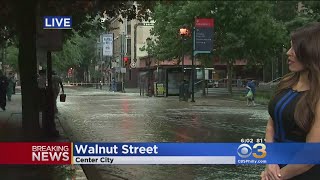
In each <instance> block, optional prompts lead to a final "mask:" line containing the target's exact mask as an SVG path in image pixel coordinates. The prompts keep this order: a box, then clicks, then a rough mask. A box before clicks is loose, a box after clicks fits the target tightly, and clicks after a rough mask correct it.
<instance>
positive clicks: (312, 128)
mask: <svg viewBox="0 0 320 180" xmlns="http://www.w3.org/2000/svg"><path fill="white" fill-rule="evenodd" d="M319 42H320V23H314V24H311V25H308V26H305V27H303V28H300V29H298V30H297V31H295V32H293V33H292V34H291V48H290V49H289V50H288V52H287V56H288V66H289V70H290V71H291V72H290V73H289V74H287V75H285V76H284V77H283V78H282V80H281V81H280V83H279V85H278V86H277V89H276V92H275V95H274V97H273V98H272V99H271V101H270V103H269V108H268V111H269V114H270V118H269V120H268V123H267V128H266V135H265V136H266V142H268V143H273V142H276V143H285V142H291V143H292V142H300V143H305V142H310V143H311V142H312V143H319V142H320V131H319V127H320V93H319V89H320V83H319V82H320V81H319V80H320V79H319V77H320V63H319V62H320V44H319ZM314 153H315V154H316V153H318V152H314ZM280 158H281V157H279V160H280ZM292 159H294V157H292ZM261 177H262V179H263V180H266V179H273V180H280V179H295V180H298V179H299V180H300V179H301V180H302V179H308V180H316V179H319V177H320V165H314V164H294V165H293V164H287V165H286V164H280V165H278V164H270V165H267V166H266V169H265V170H264V171H263V172H262V173H261Z"/></svg>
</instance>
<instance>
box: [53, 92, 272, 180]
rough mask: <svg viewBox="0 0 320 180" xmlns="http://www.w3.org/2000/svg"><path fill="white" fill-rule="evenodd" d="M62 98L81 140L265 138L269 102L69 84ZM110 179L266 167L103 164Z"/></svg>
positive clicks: (243, 173)
mask: <svg viewBox="0 0 320 180" xmlns="http://www.w3.org/2000/svg"><path fill="white" fill-rule="evenodd" d="M66 94H67V102H65V103H59V104H58V107H59V111H60V116H61V117H63V118H61V121H62V124H63V125H65V126H67V127H68V131H69V132H68V133H69V134H70V135H71V139H72V140H73V141H80V142H84V141H86V142H240V140H241V138H253V139H257V138H264V131H265V126H266V123H267V119H268V112H267V109H266V107H265V106H256V107H247V106H246V104H245V103H244V102H240V101H234V100H230V99H224V98H221V97H220V98H219V97H216V98H210V99H205V98H201V99H199V98H196V103H190V102H189V103H186V102H179V101H178V97H168V98H160V97H159V98H157V97H151V98H150V97H140V96H139V94H136V93H124V94H122V93H111V92H106V91H102V90H96V89H94V88H72V89H71V88H68V89H66ZM96 168H97V169H98V172H99V174H101V175H102V176H103V177H104V179H139V180H140V179H146V180H149V179H152V180H162V179H196V180H198V179H199V180H205V179H259V175H260V172H261V171H262V169H263V168H264V166H254V165H250V166H244V165H111V166H110V165H99V166H96Z"/></svg>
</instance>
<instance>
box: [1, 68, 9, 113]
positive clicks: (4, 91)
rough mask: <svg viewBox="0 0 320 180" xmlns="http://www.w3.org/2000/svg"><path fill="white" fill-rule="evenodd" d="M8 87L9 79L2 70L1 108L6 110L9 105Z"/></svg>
mask: <svg viewBox="0 0 320 180" xmlns="http://www.w3.org/2000/svg"><path fill="white" fill-rule="evenodd" d="M7 88H8V79H7V77H6V76H5V75H3V73H2V71H1V70H0V108H1V109H2V110H4V111H5V110H6V105H7V97H6V95H7Z"/></svg>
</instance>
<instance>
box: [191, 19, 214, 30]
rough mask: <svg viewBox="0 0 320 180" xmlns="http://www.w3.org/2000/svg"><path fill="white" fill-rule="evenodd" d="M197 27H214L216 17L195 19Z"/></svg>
mask: <svg viewBox="0 0 320 180" xmlns="http://www.w3.org/2000/svg"><path fill="white" fill-rule="evenodd" d="M195 27H196V28H213V27H214V19H213V18H200V19H195Z"/></svg>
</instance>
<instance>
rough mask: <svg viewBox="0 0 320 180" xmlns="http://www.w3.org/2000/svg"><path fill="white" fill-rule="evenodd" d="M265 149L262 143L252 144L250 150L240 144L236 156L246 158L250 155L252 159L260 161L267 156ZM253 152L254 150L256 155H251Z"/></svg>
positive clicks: (246, 145)
mask: <svg viewBox="0 0 320 180" xmlns="http://www.w3.org/2000/svg"><path fill="white" fill-rule="evenodd" d="M266 149H267V147H266V145H265V144H262V143H258V144H254V145H253V147H252V148H251V146H250V145H249V144H241V145H240V146H239V147H238V155H239V156H240V157H242V158H248V157H249V156H250V155H251V154H252V155H253V157H255V158H257V159H262V158H265V157H266V156H267V151H266ZM253 150H256V151H257V152H258V153H253Z"/></svg>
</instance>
